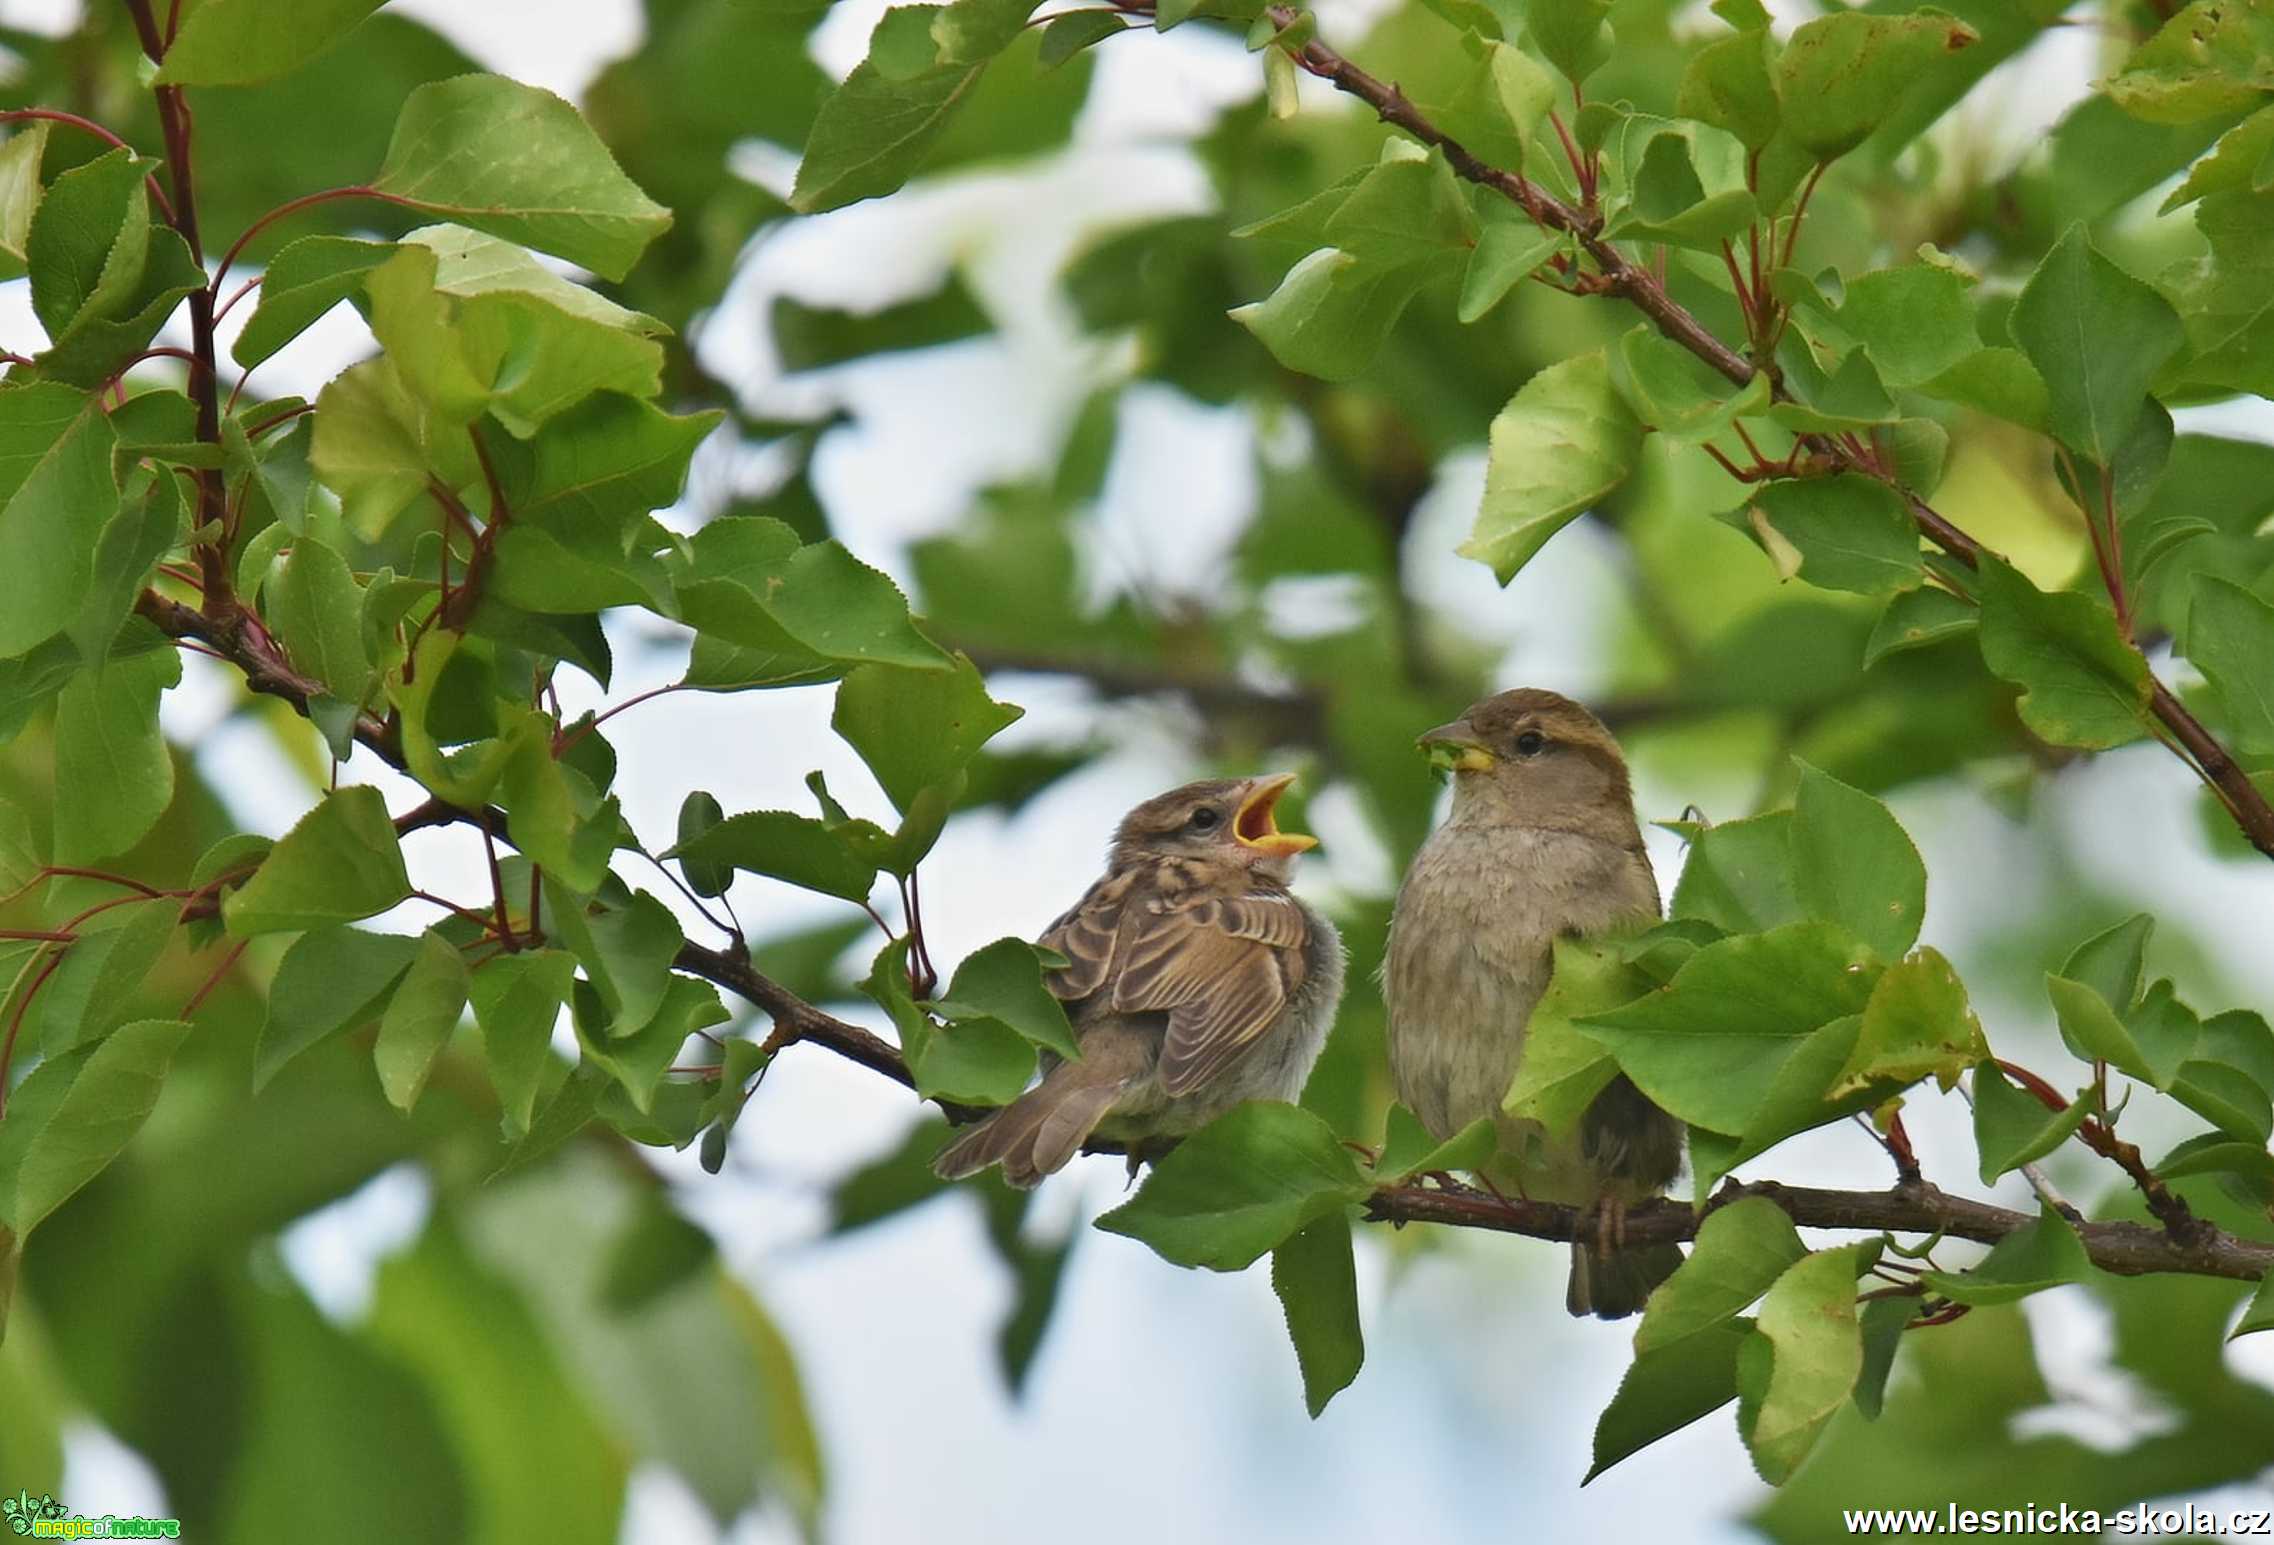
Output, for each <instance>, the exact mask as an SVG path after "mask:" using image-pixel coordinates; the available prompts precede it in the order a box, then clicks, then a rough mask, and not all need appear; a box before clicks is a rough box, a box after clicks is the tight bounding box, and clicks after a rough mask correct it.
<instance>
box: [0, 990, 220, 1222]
mask: <svg viewBox="0 0 2274 1545" xmlns="http://www.w3.org/2000/svg"><path fill="white" fill-rule="evenodd" d="M189 1031H190V1027H189V1023H188V1021H186V1020H180V1019H141V1020H136V1021H135V1022H134V1023H133V1024H131V1025H122V1026H120V1027H119V1029H117V1030H116V1031H114V1032H112V1033H111V1034H110V1035H108V1036H106V1037H104V1038H103V1040H102V1041H101V1042H100V1043H98V1044H97V1045H96V1046H95V1047H94V1048H93V1050H92V1051H90V1052H88V1053H87V1055H86V1056H85V1057H83V1058H81V1057H76V1056H70V1057H57V1058H53V1059H51V1060H49V1061H47V1062H43V1063H42V1064H40V1066H39V1067H37V1068H34V1069H33V1070H32V1073H31V1076H30V1077H28V1078H26V1079H25V1080H24V1081H23V1083H22V1084H20V1085H18V1086H17V1088H16V1090H15V1092H14V1094H13V1095H12V1096H11V1097H10V1099H9V1102H8V1105H9V1110H8V1116H9V1120H8V1126H9V1128H10V1130H9V1131H8V1132H7V1133H6V1135H5V1136H4V1137H0V1202H4V1203H5V1204H6V1205H5V1207H4V1208H0V1216H4V1217H5V1218H6V1219H7V1224H8V1228H9V1229H10V1230H11V1231H12V1232H13V1234H14V1236H15V1237H14V1241H13V1243H14V1244H16V1245H20V1244H21V1243H22V1241H23V1239H24V1238H25V1236H27V1235H28V1234H30V1233H31V1231H32V1230H33V1229H34V1228H36V1227H38V1226H39V1224H40V1222H41V1220H43V1219H44V1218H46V1217H47V1216H48V1215H49V1214H50V1213H52V1212H54V1211H55V1209H56V1208H58V1207H60V1206H62V1205H63V1204H64V1203H65V1202H66V1201H68V1200H70V1198H71V1196H72V1194H73V1193H74V1192H76V1191H77V1190H78V1189H79V1188H80V1187H81V1186H83V1185H85V1184H86V1183H87V1182H88V1181H90V1180H92V1179H94V1178H95V1176H97V1175H99V1174H101V1173H102V1171H103V1170H104V1168H105V1167H106V1166H108V1165H109V1164H110V1162H111V1161H112V1160H113V1159H115V1158H117V1157H118V1156H119V1153H120V1152H121V1151H122V1150H123V1149H124V1148H125V1147H126V1145H127V1143H128V1142H129V1141H130V1140H131V1139H132V1138H133V1136H134V1134H135V1133H136V1132H138V1131H140V1130H141V1128H142V1123H143V1121H144V1119H145V1118H147V1117H148V1116H149V1114H150V1112H151V1110H152V1109H153V1108H154V1107H155V1106H156V1105H157V1103H158V1091H159V1089H160V1088H161V1086H162V1085H163V1084H164V1082H165V1078H166V1068H167V1065H168V1064H169V1063H170V1062H171V1061H172V1060H173V1056H174V1050H175V1048H176V1047H178V1046H180V1045H181V1044H182V1040H183V1038H184V1037H185V1036H187V1035H188V1034H189ZM42 1112H44V1113H45V1114H44V1116H43V1115H42Z"/></svg>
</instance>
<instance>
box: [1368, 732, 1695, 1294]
mask: <svg viewBox="0 0 2274 1545" xmlns="http://www.w3.org/2000/svg"><path fill="white" fill-rule="evenodd" d="M1420 746H1421V750H1422V751H1423V752H1424V753H1425V754H1426V755H1427V756H1428V758H1429V760H1430V761H1431V763H1433V764H1434V765H1436V766H1438V767H1440V768H1443V769H1446V770H1448V771H1449V772H1450V773H1451V775H1452V778H1453V808H1452V812H1451V814H1450V815H1448V816H1447V817H1446V820H1445V824H1444V825H1442V826H1440V827H1438V828H1437V830H1436V831H1435V832H1434V833H1432V834H1431V836H1430V838H1429V840H1428V841H1427V842H1425V843H1423V844H1422V847H1421V851H1420V852H1419V853H1418V854H1416V855H1415V857H1414V861H1413V867H1412V868H1411V869H1410V870H1408V871H1407V873H1406V877H1405V882H1404V884H1403V885H1401V886H1400V887H1399V889H1398V899H1397V906H1396V909H1395V911H1394V912H1393V913H1392V915H1391V919H1390V940H1389V948H1388V952H1387V956H1386V959H1385V961H1384V964H1383V969H1382V986H1383V995H1384V997H1385V998H1386V1000H1387V1001H1388V1005H1389V1056H1390V1074H1391V1079H1392V1082H1393V1083H1394V1084H1395V1085H1396V1087H1397V1092H1398V1098H1399V1099H1400V1100H1402V1101H1403V1102H1404V1103H1405V1104H1406V1106H1407V1107H1408V1108H1409V1109H1411V1110H1412V1111H1413V1113H1414V1114H1415V1115H1416V1116H1419V1117H1420V1118H1421V1123H1422V1125H1423V1126H1425V1127H1427V1128H1428V1129H1429V1130H1430V1131H1431V1132H1432V1133H1434V1134H1435V1135H1436V1136H1437V1137H1439V1138H1441V1139H1442V1138H1447V1137H1451V1136H1452V1135H1453V1134H1454V1133H1456V1132H1458V1131H1460V1130H1461V1129H1462V1128H1463V1127H1465V1126H1467V1125H1469V1124H1470V1123H1471V1122H1473V1121H1475V1120H1477V1119H1478V1118H1479V1117H1482V1116H1491V1117H1493V1118H1495V1120H1496V1122H1497V1124H1498V1126H1499V1131H1500V1149H1499V1154H1498V1156H1497V1158H1496V1159H1495V1161H1494V1164H1493V1167H1492V1168H1491V1169H1489V1170H1488V1171H1486V1176H1487V1178H1488V1179H1490V1180H1492V1181H1494V1182H1495V1183H1496V1184H1498V1183H1512V1184H1513V1186H1514V1188H1515V1189H1516V1190H1517V1191H1518V1192H1519V1193H1520V1194H1522V1195H1524V1196H1527V1197H1529V1198H1531V1199H1532V1200H1534V1201H1550V1202H1564V1203H1569V1204H1572V1205H1576V1206H1580V1207H1585V1208H1589V1209H1592V1210H1593V1212H1594V1218H1595V1222H1596V1224H1597V1227H1596V1228H1595V1229H1593V1230H1590V1232H1591V1233H1592V1234H1593V1235H1594V1236H1595V1237H1593V1238H1592V1239H1579V1240H1575V1241H1574V1242H1573V1244H1572V1255H1571V1284H1570V1289H1569V1292H1568V1293H1567V1295H1566V1298H1565V1306H1566V1307H1567V1308H1569V1309H1570V1311H1571V1312H1572V1313H1573V1314H1575V1315H1586V1314H1592V1315H1596V1316H1598V1317H1599V1318H1602V1319H1606V1320H1609V1319H1617V1318H1619V1317H1621V1316H1623V1315H1628V1314H1632V1313H1634V1312H1635V1311H1636V1310H1637V1309H1639V1308H1641V1307H1642V1303H1643V1300H1644V1299H1646V1298H1647V1297H1649V1296H1650V1292H1651V1289H1653V1288H1655V1287H1656V1286H1657V1285H1658V1284H1659V1283H1660V1282H1663V1281H1664V1280H1665V1279H1666V1278H1667V1276H1668V1275H1670V1274H1671V1273H1672V1272H1673V1270H1674V1268H1675V1267H1676V1266H1679V1265H1680V1264H1681V1262H1682V1254H1681V1251H1680V1250H1679V1249H1678V1248H1677V1247H1676V1246H1674V1245H1670V1244H1669V1245H1656V1246H1648V1247H1641V1248H1636V1249H1622V1248H1620V1247H1619V1246H1620V1240H1619V1236H1620V1234H1621V1233H1622V1232H1623V1229H1624V1223H1625V1216H1626V1208H1627V1206H1628V1205H1629V1204H1630V1203H1632V1202H1635V1201H1639V1200H1641V1199H1642V1198H1644V1197H1648V1196H1655V1195H1657V1194H1659V1193H1660V1192H1662V1191H1664V1190H1665V1189H1666V1187H1667V1186H1668V1185H1669V1184H1670V1183H1671V1182H1672V1181H1673V1179H1674V1176H1675V1174H1676V1172H1677V1171H1678V1170H1679V1169H1680V1168H1681V1162H1682V1129H1681V1126H1680V1124H1679V1123H1678V1122H1676V1121H1675V1119H1674V1118H1673V1117H1672V1116H1669V1115H1668V1114H1666V1112H1664V1111H1662V1110H1660V1109H1659V1108H1658V1107H1657V1106H1655V1105H1653V1104H1651V1103H1650V1101H1649V1100H1648V1099H1647V1098H1645V1097H1644V1096H1643V1094H1642V1092H1641V1091H1640V1090H1638V1089H1636V1088H1635V1086H1634V1085H1633V1084H1631V1083H1629V1082H1628V1081H1627V1079H1626V1078H1625V1077H1624V1076H1623V1075H1621V1076H1619V1077H1616V1078H1613V1079H1612V1080H1611V1082H1610V1084H1609V1085H1608V1086H1607V1087H1605V1089H1604V1090H1603V1092H1602V1093H1601V1094H1599V1095H1597V1096H1596V1097H1595V1100H1594V1102H1593V1103H1592V1104H1591V1105H1590V1106H1588V1108H1587V1110H1586V1112H1585V1113H1584V1114H1583V1115H1582V1116H1581V1117H1580V1120H1579V1125H1578V1129H1577V1131H1576V1132H1574V1133H1572V1134H1570V1135H1568V1136H1566V1137H1562V1138H1551V1137H1550V1136H1549V1135H1548V1134H1547V1132H1546V1131H1545V1130H1544V1129H1543V1128H1542V1127H1541V1126H1540V1124H1539V1123H1538V1122H1535V1121H1526V1120H1518V1119H1515V1118H1512V1117H1510V1116H1508V1115H1506V1114H1505V1113H1504V1112H1503V1111H1502V1110H1501V1101H1502V1099H1503V1098H1504V1097H1505V1096H1506V1094H1507V1093H1508V1089H1509V1086H1510V1084H1511V1083H1513V1082H1514V1080H1515V1076H1516V1070H1517V1067H1518V1065H1519V1063H1520V1062H1521V1061H1522V1059H1523V1056H1524V1042H1525V1030H1526V1027H1527V1026H1528V1024H1529V1022H1530V1020H1531V1017H1532V1010H1533V1008H1534V1006H1535V1005H1537V1004H1538V1003H1539V1001H1540V996H1541V994H1542V993H1544V992H1546V990H1547V987H1548V982H1549V978H1550V976H1551V975H1552V974H1553V971H1554V965H1555V941H1556V940H1557V939H1558V938H1559V937H1565V936H1577V937H1580V938H1586V937H1589V936H1591V935H1596V934H1603V933H1611V932H1617V931H1620V930H1624V929H1629V928H1633V927H1636V926H1638V925H1642V924H1648V923H1652V922H1655V921H1657V919H1658V915H1659V912H1658V883H1657V881H1656V879H1655V878H1654V877H1653V876H1652V874H1651V872H1650V862H1649V860H1648V859H1647V858H1646V857H1645V856H1644V854H1643V847H1642V832H1641V829H1640V827H1638V826H1637V825H1636V822H1635V815H1634V796H1633V793H1632V790H1631V788H1630V786H1629V783H1628V779H1627V767H1626V761H1625V759H1624V758H1623V757H1621V756H1620V754H1619V747H1618V742H1616V741H1615V740H1613V739H1612V738H1611V732H1610V731H1609V730H1607V729H1605V728H1604V727H1603V723H1602V721H1601V720H1599V719H1597V718H1596V717H1595V716H1594V715H1593V714H1591V713H1589V712H1588V711H1587V710H1586V709H1585V708H1582V707H1581V706H1580V705H1579V704H1577V703H1575V702H1573V701H1571V700H1570V699H1569V698H1566V697H1561V696H1558V695H1557V694H1555V693H1553V692H1545V691H1540V690H1537V689H1534V688H1521V689H1518V690H1516V691H1513V692H1503V693H1501V694H1500V695H1499V696H1497V697H1488V698H1486V699H1485V700H1484V701H1483V702H1480V703H1477V704H1475V705H1474V706H1472V707H1471V708H1470V709H1469V710H1468V712H1467V713H1465V714H1463V715H1462V716H1461V717H1460V718H1458V719H1455V720H1454V721H1453V722H1452V723H1450V724H1446V725H1442V726H1440V727H1439V728H1437V729H1434V730H1431V731H1430V732H1429V733H1428V734H1426V735H1424V736H1422V737H1421V741H1420Z"/></svg>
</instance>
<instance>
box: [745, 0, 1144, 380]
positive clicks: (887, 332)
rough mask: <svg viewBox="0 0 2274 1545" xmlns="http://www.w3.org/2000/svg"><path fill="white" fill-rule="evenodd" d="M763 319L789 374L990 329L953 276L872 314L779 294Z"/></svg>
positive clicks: (976, 301)
mask: <svg viewBox="0 0 2274 1545" xmlns="http://www.w3.org/2000/svg"><path fill="white" fill-rule="evenodd" d="M1090 14H1092V15H1098V14H1101V13H1098V12H1091V13H1090ZM1108 19H1111V17H1110V15H1109V17H1108ZM768 321H769V324H770V325H769V328H768V331H769V332H770V333H771V335H772V337H773V342H774V356H775V359H776V361H777V362H778V364H779V367H780V369H781V370H783V371H784V372H785V373H790V374H794V373H796V372H799V371H804V370H822V369H826V368H827V367H829V366H831V365H842V364H845V363H847V362H849V361H852V360H858V359H866V358H868V357H869V356H871V355H876V354H891V353H897V352H899V351H902V350H912V349H929V348H936V347H937V346H939V345H940V344H944V343H954V342H957V341H959V340H961V339H965V338H974V337H978V336H979V335H981V334H983V333H989V332H992V331H993V330H994V327H995V323H994V319H993V318H992V317H990V316H989V315H988V314H987V309H986V307H984V306H983V305H981V304H980V302H979V299H978V297H977V296H975V295H973V294H972V293H971V290H970V287H969V286H968V285H966V284H965V283H964V282H963V277H962V275H960V274H956V273H951V274H949V275H948V277H947V278H946V279H945V280H944V281H943V282H942V283H941V285H940V287H939V288H938V289H937V290H935V291H933V292H932V293H931V294H929V295H921V296H918V297H917V298H916V299H914V300H908V301H902V302H900V303H899V304H897V305H892V306H886V307H885V308H883V309H882V310H877V311H867V312H851V311H838V310H833V309H829V308H826V307H820V306H808V305H806V304H804V303H803V302H800V301H797V300H793V299H791V298H790V297H789V296H787V295H779V296H776V297H775V298H774V303H773V307H772V310H771V312H770V313H769V316H768Z"/></svg>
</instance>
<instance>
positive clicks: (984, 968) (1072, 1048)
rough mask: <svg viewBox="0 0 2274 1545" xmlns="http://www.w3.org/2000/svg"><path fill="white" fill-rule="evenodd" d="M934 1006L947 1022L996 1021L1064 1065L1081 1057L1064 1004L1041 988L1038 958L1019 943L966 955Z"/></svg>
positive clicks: (1009, 942)
mask: <svg viewBox="0 0 2274 1545" xmlns="http://www.w3.org/2000/svg"><path fill="white" fill-rule="evenodd" d="M935 1006H936V1007H937V1008H938V1010H939V1011H940V1013H941V1014H943V1015H944V1016H946V1017H947V1018H949V1019H956V1020H962V1019H974V1018H989V1019H996V1020H1000V1021H1001V1022H1002V1023H1004V1024H1006V1025H1009V1026H1010V1027H1011V1028H1012V1029H1013V1030H1016V1031H1017V1032H1018V1033H1019V1034H1020V1035H1022V1036H1025V1037H1026V1038H1027V1039H1028V1040H1030V1041H1032V1042H1034V1044H1035V1045H1037V1046H1044V1047H1048V1048H1049V1049H1050V1050H1052V1051H1054V1052H1056V1053H1058V1055H1059V1056H1061V1057H1064V1058H1066V1059H1067V1060H1069V1061H1073V1060H1075V1059H1078V1058H1079V1057H1080V1056H1081V1054H1082V1052H1081V1048H1080V1047H1079V1046H1078V1045H1077V1044H1076V1043H1075V1040H1074V1027H1073V1026H1072V1025H1071V1024H1069V1023H1068V1022H1067V1020H1066V1008H1065V1005H1064V1004H1062V1003H1060V1002H1059V1001H1058V999H1057V998H1056V997H1055V996H1054V995H1053V994H1052V993H1051V991H1050V989H1049V988H1047V987H1045V986H1044V985H1043V982H1042V959H1041V957H1040V956H1039V955H1038V954H1037V953H1036V952H1035V948H1034V946H1033V945H1031V944H1029V943H1027V942H1026V941H1025V940H1024V939H997V940H996V941H995V942H994V943H992V944H988V945H984V946H982V947H981V948H979V949H977V950H974V951H973V952H972V953H971V954H969V955H967V956H965V957H964V960H963V964H961V965H959V966H957V967H956V968H955V977H954V979H953V980H952V981H951V982H949V984H948V990H947V994H946V997H945V999H944V1000H943V1001H942V1002H940V1003H938V1004H937V1005H935Z"/></svg>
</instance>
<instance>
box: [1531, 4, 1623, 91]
mask: <svg viewBox="0 0 2274 1545" xmlns="http://www.w3.org/2000/svg"><path fill="white" fill-rule="evenodd" d="M1610 15H1611V5H1610V0H1531V3H1530V4H1528V5H1526V6H1525V7H1524V30H1525V32H1526V33H1527V34H1528V35H1529V36H1530V37H1531V40H1532V42H1533V44H1534V45H1535V46H1536V47H1537V48H1538V49H1539V51H1540V52H1541V53H1542V54H1543V55H1545V56H1546V57H1547V61H1548V63H1550V64H1552V65H1554V66H1555V67H1556V68H1557V69H1559V70H1561V71H1562V72H1563V73H1564V75H1565V77H1566V78H1568V79H1569V80H1570V81H1571V82H1572V83H1573V84H1574V85H1577V84H1578V83H1579V82H1581V81H1583V80H1585V79H1586V78H1587V77H1588V76H1590V75H1592V74H1594V73H1595V72H1596V71H1597V70H1599V69H1601V68H1602V66H1603V63H1604V61H1605V60H1607V59H1609V58H1610V57H1611V39H1610V37H1609V35H1608V34H1607V32H1606V31H1605V23H1606V22H1608V21H1609V19H1610Z"/></svg>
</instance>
